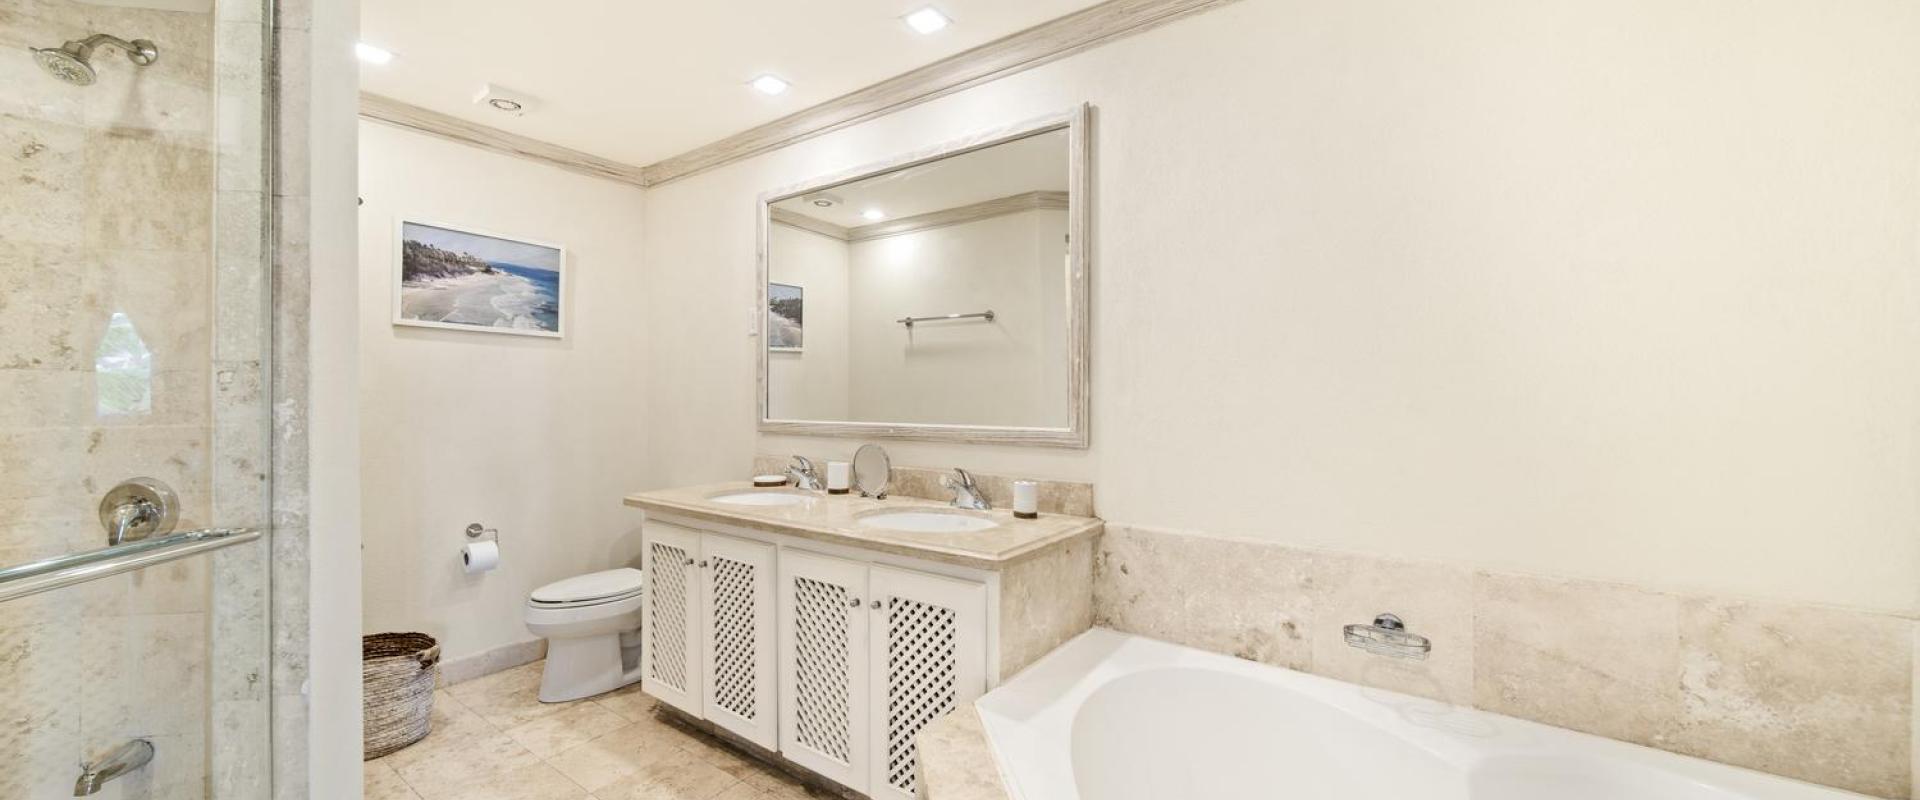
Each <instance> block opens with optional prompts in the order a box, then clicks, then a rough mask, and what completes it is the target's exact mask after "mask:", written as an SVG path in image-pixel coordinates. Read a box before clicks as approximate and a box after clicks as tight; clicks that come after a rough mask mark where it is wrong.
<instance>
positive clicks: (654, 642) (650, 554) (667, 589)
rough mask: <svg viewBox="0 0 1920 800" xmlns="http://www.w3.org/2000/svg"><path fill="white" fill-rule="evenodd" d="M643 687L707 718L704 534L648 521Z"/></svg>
mask: <svg viewBox="0 0 1920 800" xmlns="http://www.w3.org/2000/svg"><path fill="white" fill-rule="evenodd" d="M642 538H643V540H644V544H645V546H644V547H642V548H641V556H640V558H641V564H640V566H641V571H642V572H645V573H646V576H647V577H646V581H647V585H646V590H645V591H644V592H643V593H642V595H641V596H642V600H643V602H642V603H641V610H642V613H641V620H640V629H641V636H642V637H643V644H642V646H641V649H640V659H641V661H642V663H644V664H645V666H646V669H645V671H643V672H641V674H640V688H641V689H642V690H644V691H645V692H646V693H647V694H650V695H653V696H654V697H657V698H660V700H661V701H662V702H665V703H667V704H670V705H672V706H674V707H675V708H678V709H680V710H681V711H685V712H687V713H688V714H692V715H694V716H696V717H698V716H702V713H701V712H702V708H703V706H704V703H702V702H701V698H702V694H701V689H700V678H701V663H700V650H701V648H700V633H701V631H700V599H701V598H700V582H699V578H700V570H699V568H698V567H697V566H695V565H696V564H697V563H698V562H699V560H700V533H699V532H697V531H693V530H689V529H687V528H682V527H680V526H678V525H669V524H667V523H664V522H655V521H653V520H648V521H647V523H646V528H645V529H644V530H643V532H642Z"/></svg>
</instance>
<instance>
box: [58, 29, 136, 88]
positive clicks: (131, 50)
mask: <svg viewBox="0 0 1920 800" xmlns="http://www.w3.org/2000/svg"><path fill="white" fill-rule="evenodd" d="M101 45H107V46H108V47H113V48H117V49H119V50H120V51H121V52H123V53H126V54H127V60H128V61H132V62H133V63H134V65H136V66H141V67H145V66H149V65H151V64H152V63H153V62H155V61H158V60H160V47H159V46H158V45H156V44H154V43H153V40H152V39H135V40H133V41H131V42H129V41H127V40H125V39H122V38H120V37H118V36H109V35H107V34H104V33H96V34H94V35H92V36H89V37H87V38H85V39H75V40H73V41H70V42H67V43H66V44H63V45H60V46H59V47H35V48H32V50H33V60H34V63H37V64H39V65H40V68H41V69H44V70H46V71H47V74H48V75H52V76H53V77H55V78H59V79H60V80H63V81H66V82H67V83H71V84H73V85H75V86H92V85H93V82H94V80H95V79H97V78H98V77H99V74H98V73H96V72H94V69H93V51H94V50H95V49H98V48H99V47H100V46H101Z"/></svg>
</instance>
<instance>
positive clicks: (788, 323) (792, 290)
mask: <svg viewBox="0 0 1920 800" xmlns="http://www.w3.org/2000/svg"><path fill="white" fill-rule="evenodd" d="M806 304H807V290H806V289H803V288H800V287H798V286H793V285H790V284H785V283H769V284H767V349H769V350H772V351H774V352H776V353H798V352H800V344H801V342H802V340H803V337H802V335H801V334H802V333H804V331H805V324H806V323H805V321H806Z"/></svg>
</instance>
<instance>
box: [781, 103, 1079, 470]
mask: <svg viewBox="0 0 1920 800" xmlns="http://www.w3.org/2000/svg"><path fill="white" fill-rule="evenodd" d="M1087 118H1088V110H1087V109H1086V108H1085V107H1081V108H1076V109H1074V110H1072V111H1071V112H1068V113H1064V114H1059V115H1055V116H1052V117H1048V118H1046V119H1041V120H1035V121H1032V122H1028V123H1023V124H1021V125H1017V126H1011V127H1008V128H1003V129H1000V130H995V131H991V132H986V133H982V134H979V135H976V136H973V137H969V138H968V139H966V140H963V141H959V142H952V143H948V144H945V145H942V146H940V147H937V148H934V149H932V150H929V151H925V152H920V153H914V154H911V155H907V156H902V157H899V158H895V159H893V160H891V161H888V162H885V163H881V164H875V165H871V166H868V167H865V168H862V169H859V170H855V171H852V172H850V173H846V174H841V175H835V176H829V177H823V178H819V179H816V180H813V181H809V182H808V183H806V184H803V185H801V186H797V187H791V188H788V189H782V190H779V191H776V192H770V193H768V194H766V195H764V196H763V197H762V198H761V201H760V212H761V216H760V277H761V281H760V286H761V293H760V299H759V308H760V310H761V318H762V322H761V351H760V388H761V395H760V429H761V430H764V431H777V432H783V433H802V434H817V435H829V436H859V437H873V438H896V439H924V440H943V441H974V442H1001V443H1020V444H1038V445H1055V446H1064V447H1085V446H1086V445H1087V408H1088V397H1087V386H1088V381H1087V355H1088V342H1087V332H1088V320H1087V317H1088V313H1087V303H1088V290H1087V281H1088V277H1087V274H1088V266H1089V265H1088V259H1087V249H1088V248H1087V245H1088V240H1089V238H1090V237H1089V236H1088V219H1089V214H1088V204H1089V201H1090V200H1091V198H1090V197H1089V196H1088V192H1087V186H1088V185H1089V183H1090V181H1089V177H1088V172H1089V165H1088V158H1087V154H1088V146H1087V141H1088V140H1087V133H1088V132H1087Z"/></svg>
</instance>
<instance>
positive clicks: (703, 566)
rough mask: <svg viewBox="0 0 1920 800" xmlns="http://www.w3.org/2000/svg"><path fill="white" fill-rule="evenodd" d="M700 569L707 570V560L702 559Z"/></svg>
mask: <svg viewBox="0 0 1920 800" xmlns="http://www.w3.org/2000/svg"><path fill="white" fill-rule="evenodd" d="M700 568H701V569H706V568H707V562H706V560H705V559H701V561H700Z"/></svg>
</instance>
